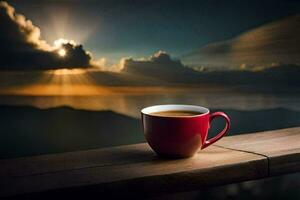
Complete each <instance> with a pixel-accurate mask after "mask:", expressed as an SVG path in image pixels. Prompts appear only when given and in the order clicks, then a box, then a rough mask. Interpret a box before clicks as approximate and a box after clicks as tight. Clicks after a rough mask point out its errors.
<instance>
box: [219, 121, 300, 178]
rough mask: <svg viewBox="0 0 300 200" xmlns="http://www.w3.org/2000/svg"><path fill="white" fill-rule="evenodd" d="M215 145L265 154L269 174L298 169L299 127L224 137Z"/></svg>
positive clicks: (299, 166) (299, 149) (299, 160)
mask: <svg viewBox="0 0 300 200" xmlns="http://www.w3.org/2000/svg"><path fill="white" fill-rule="evenodd" d="M217 145H218V146H219V147H225V148H230V149H235V150H241V151H247V152H253V153H256V154H261V155H264V156H266V157H267V158H268V160H269V173H270V174H269V175H270V176H272V175H279V174H285V173H291V172H298V171H300V128H299V127H296V128H288V129H280V130H274V131H266V132H260V133H255V134H244V135H238V136H231V137H225V138H224V139H222V140H221V141H220V142H218V144H217Z"/></svg>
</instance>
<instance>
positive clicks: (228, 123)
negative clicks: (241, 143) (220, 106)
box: [201, 112, 230, 149]
mask: <svg viewBox="0 0 300 200" xmlns="http://www.w3.org/2000/svg"><path fill="white" fill-rule="evenodd" d="M216 117H223V118H224V119H225V122H226V126H225V128H224V129H223V130H222V131H221V132H220V133H219V134H218V135H216V136H215V137H213V138H211V139H209V140H206V141H205V142H204V144H203V145H202V147H201V149H204V148H206V147H208V146H209V145H211V144H213V143H215V142H216V141H218V140H219V139H221V138H222V137H223V136H224V135H225V134H226V133H227V131H228V130H229V128H230V119H229V117H228V116H227V115H226V114H225V113H223V112H214V113H212V114H210V116H209V127H210V124H211V122H212V120H213V119H214V118H216Z"/></svg>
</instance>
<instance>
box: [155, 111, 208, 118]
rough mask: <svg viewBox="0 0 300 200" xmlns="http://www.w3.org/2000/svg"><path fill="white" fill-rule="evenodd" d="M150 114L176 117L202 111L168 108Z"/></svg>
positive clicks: (197, 113)
mask: <svg viewBox="0 0 300 200" xmlns="http://www.w3.org/2000/svg"><path fill="white" fill-rule="evenodd" d="M150 114H151V115H155V116H165V117H178V116H193V115H201V114H203V113H202V112H196V111H187V110H168V111H161V112H153V113H150Z"/></svg>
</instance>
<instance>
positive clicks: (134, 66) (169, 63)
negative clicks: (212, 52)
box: [122, 51, 194, 80]
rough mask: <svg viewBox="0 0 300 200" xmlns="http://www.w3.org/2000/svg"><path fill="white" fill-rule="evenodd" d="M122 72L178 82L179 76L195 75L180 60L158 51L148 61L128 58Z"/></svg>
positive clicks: (124, 62)
mask: <svg viewBox="0 0 300 200" xmlns="http://www.w3.org/2000/svg"><path fill="white" fill-rule="evenodd" d="M122 72H125V73H130V74H138V75H142V76H152V77H157V78H160V79H174V78H175V79H176V78H177V80H178V78H179V77H178V76H180V77H184V76H186V75H191V74H194V70H192V69H190V68H188V67H186V66H184V65H183V64H182V63H181V61H180V60H173V59H171V56H170V55H169V54H168V53H166V52H164V51H158V52H156V53H155V54H153V55H152V56H150V57H149V58H146V59H144V58H143V59H137V60H134V59H132V58H127V59H125V60H123V66H122Z"/></svg>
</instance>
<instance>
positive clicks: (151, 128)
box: [141, 104, 230, 158]
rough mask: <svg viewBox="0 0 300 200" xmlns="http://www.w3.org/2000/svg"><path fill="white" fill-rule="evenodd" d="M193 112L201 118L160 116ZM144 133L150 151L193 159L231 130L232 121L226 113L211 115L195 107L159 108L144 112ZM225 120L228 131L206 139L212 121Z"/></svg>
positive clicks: (155, 107) (165, 106) (166, 106)
mask: <svg viewBox="0 0 300 200" xmlns="http://www.w3.org/2000/svg"><path fill="white" fill-rule="evenodd" d="M174 110H180V111H192V112H198V113H200V114H199V115H198V114H197V115H191V116H157V115H154V114H151V113H155V112H163V111H174ZM141 115H142V123H143V129H144V134H145V138H146V140H147V142H148V143H149V145H150V146H151V148H152V149H153V150H154V151H155V152H156V153H157V154H158V155H160V156H164V157H181V158H184V157H191V156H193V155H195V154H196V153H197V152H198V150H200V149H204V148H206V147H208V146H209V145H211V144H213V143H215V142H216V141H218V140H219V139H221V138H222V137H223V136H224V135H225V134H226V133H227V131H228V130H229V128H230V119H229V117H228V116H227V115H226V114H225V113H223V112H214V113H210V112H209V109H207V108H204V107H201V106H193V105H176V104H175V105H156V106H150V107H147V108H144V109H142V110H141ZM216 117H223V118H224V119H225V121H226V126H225V128H224V129H223V130H222V131H221V132H220V133H219V134H218V135H216V136H215V137H213V138H211V139H209V140H208V139H207V135H208V130H209V128H210V124H211V122H212V120H213V119H214V118H216Z"/></svg>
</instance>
